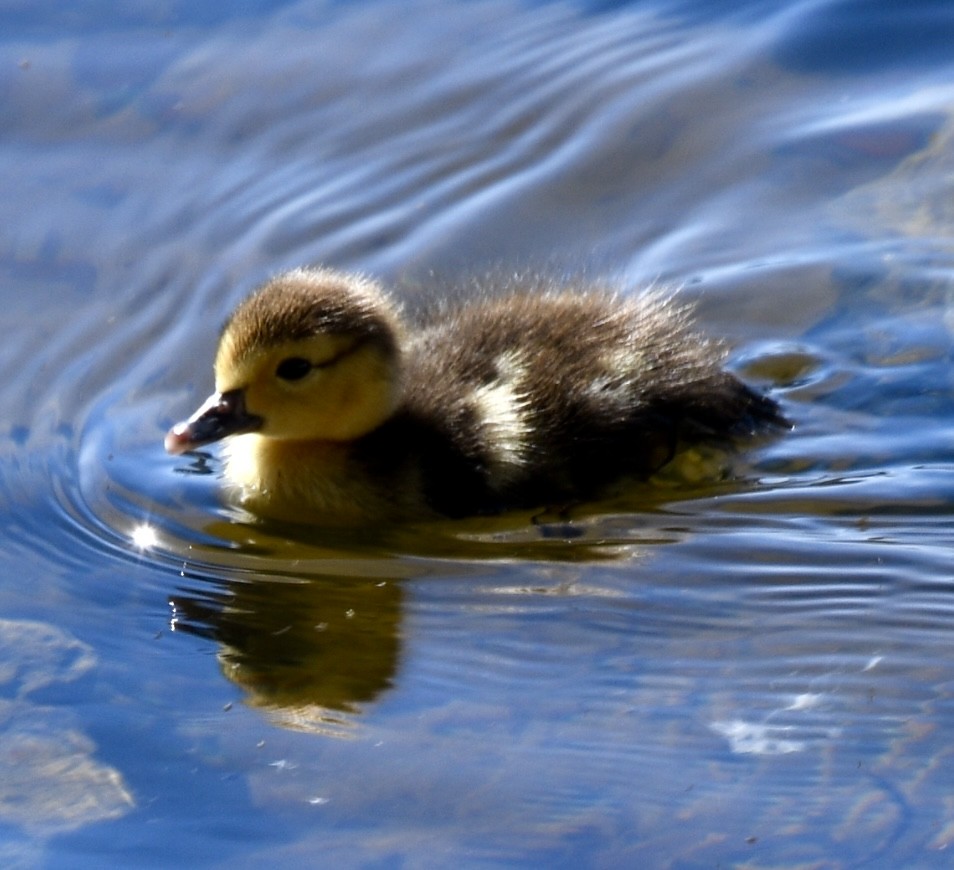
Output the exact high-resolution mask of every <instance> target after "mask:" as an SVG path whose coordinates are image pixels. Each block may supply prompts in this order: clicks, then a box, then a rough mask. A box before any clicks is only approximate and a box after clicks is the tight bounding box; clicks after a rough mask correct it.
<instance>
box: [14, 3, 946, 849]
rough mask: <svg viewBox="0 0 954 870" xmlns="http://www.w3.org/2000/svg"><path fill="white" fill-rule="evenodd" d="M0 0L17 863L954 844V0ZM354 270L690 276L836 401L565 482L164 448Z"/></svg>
mask: <svg viewBox="0 0 954 870" xmlns="http://www.w3.org/2000/svg"><path fill="white" fill-rule="evenodd" d="M0 17H2V19H3V20H4V21H5V27H4V28H3V31H2V33H3V35H2V36H0V106H2V110H3V117H4V120H5V123H4V130H3V133H2V135H0V149H2V152H0V153H2V155H3V160H2V162H0V178H2V189H3V191H4V196H3V197H2V198H0V216H2V220H0V294H2V301H3V308H2V313H0V318H2V323H3V325H4V333H5V336H6V341H5V342H4V343H3V345H2V347H0V365H2V371H3V375H4V377H3V381H2V384H3V386H2V387H0V394H2V397H3V402H4V408H5V418H4V419H5V421H6V422H5V424H4V427H3V428H2V429H0V433H2V434H0V510H2V513H3V516H4V518H5V522H4V528H5V533H4V535H3V539H2V540H3V546H2V548H0V558H2V560H3V562H2V564H3V566H4V569H5V570H4V576H5V578H6V580H5V582H3V583H2V584H0V602H2V610H0V613H2V617H3V618H2V619H0V687H2V689H3V692H2V695H0V734H2V738H3V739H2V741H0V746H2V748H0V860H2V861H3V863H4V865H5V866H50V867H53V866H71V867H84V866H90V867H93V866H96V867H98V866H102V865H103V863H104V862H105V863H108V864H114V865H115V864H125V863H128V864H133V863H135V864H136V865H137V866H150V865H155V866H169V865H171V864H173V863H175V862H177V861H180V862H188V863H189V865H190V866H211V865H220V864H228V865H230V866H236V865H239V866H262V865H265V864H266V863H268V864H273V863H275V862H276V861H277V862H281V861H283V860H285V859H287V860H295V861H297V862H298V863H302V862H304V863H306V864H317V863H319V862H321V861H326V862H329V863H331V864H334V865H336V866H387V867H391V866H394V867H405V866H406V867H429V866H448V865H452V864H463V865H467V866H501V865H504V866H521V865H524V866H527V865H536V866H543V865H547V866H568V867H569V866H573V867H578V866H613V867H615V866H645V867H650V866H679V867H686V866H726V865H739V864H744V863H746V862H749V863H750V864H751V865H753V866H779V865H785V866H813V867H816V866H818V867H841V866H856V865H861V864H870V865H875V866H944V859H945V855H946V853H945V850H946V849H947V847H948V846H949V845H950V844H951V843H952V841H954V803H952V800H951V797H950V776H949V773H948V770H949V767H950V763H951V760H952V758H951V752H952V750H951V748H950V746H951V743H952V739H951V738H952V728H954V719H952V717H954V700H952V698H954V654H952V653H951V651H950V644H949V643H948V642H947V641H948V634H949V633H950V631H951V630H952V628H954V596H952V594H951V591H950V585H951V579H952V571H951V568H950V552H951V544H952V537H954V535H952V532H951V524H950V519H949V509H950V505H951V502H952V497H954V469H952V466H951V463H950V461H949V455H950V448H951V442H952V434H954V398H952V397H954V391H952V379H954V377H952V371H954V370H952V367H951V356H952V348H954V340H952V328H954V314H952V311H954V300H952V288H954V252H952V244H951V238H952V226H954V220H952V218H954V208H952V205H951V203H952V202H954V198H952V194H954V190H952V187H954V172H952V169H954V158H952V153H954V152H952V147H954V121H952V108H954V85H952V84H951V82H952V81H954V78H952V72H954V61H952V60H951V55H950V45H951V44H952V39H954V18H952V16H951V12H950V10H949V7H948V4H946V3H942V2H934V3H928V2H918V3H908V4H894V5H892V4H870V3H863V2H857V0H856V2H848V0H842V2H835V0H827V2H826V0H793V2H762V3H757V2H750V3H731V4H730V3H702V2H696V3H693V2H670V3H666V2H662V0H660V2H647V3H636V2H634V3H597V2H591V3H585V2H579V3H570V2H567V3H518V2H510V0H475V2H469V3H463V2H444V3H440V2H433V0H432V2H429V0H412V2H402V3H398V2H392V0H370V2H353V3H332V2H326V3H306V2H286V3H281V2H265V0H262V2H254V3H243V4H234V8H233V5H219V4H213V3H201V4H186V3H180V2H171V3H164V4H151V3H143V2H140V3H129V4H124V8H123V9H122V10H117V9H114V8H113V4H107V3H102V2H91V3H87V4H83V7H82V8H79V7H77V8H73V7H72V6H70V5H69V4H66V5H62V4H52V3H40V4H25V3H16V2H15V3H11V4H7V5H6V6H5V8H4V9H3V10H2V11H0ZM311 262H326V263H330V264H333V265H336V266H339V267H344V268H354V269H360V270H363V271H367V272H371V273H374V274H376V275H379V276H381V277H382V279H384V280H386V281H388V282H390V283H393V284H395V285H396V286H398V287H399V288H400V292H401V293H402V294H403V295H404V297H405V299H406V300H407V302H408V303H409V304H410V305H414V304H417V303H418V302H419V301H420V300H421V299H423V298H426V297H427V296H429V295H440V294H442V293H447V292H452V291H451V290H450V289H449V286H448V282H457V286H458V287H463V288H466V287H467V286H468V284H469V282H470V281H471V279H472V278H473V277H474V276H479V275H482V274H484V273H487V272H490V273H493V272H497V273H499V272H501V271H502V270H503V271H511V270H527V269H530V270H540V271H544V272H546V273H548V274H556V275H560V274H564V273H570V274H573V275H578V274H584V275H598V276H607V275H608V276H610V277H611V278H612V279H613V280H616V281H618V282H620V283H621V284H622V285H623V286H625V287H627V288H629V290H628V292H634V293H635V292H638V291H639V288H640V287H642V286H645V285H648V284H651V283H654V282H656V283H658V282H662V283H669V284H673V285H676V286H679V287H681V288H682V289H681V291H680V292H681V293H682V295H683V296H684V298H686V299H690V300H692V301H693V302H695V303H696V304H697V307H698V311H699V319H700V322H701V323H702V324H703V325H704V327H705V328H706V329H707V330H708V331H710V332H712V333H713V334H716V335H722V336H725V337H726V338H727V339H728V340H729V341H730V343H731V346H732V347H733V353H732V356H731V364H732V367H733V368H734V369H735V370H736V371H737V372H739V373H740V374H742V375H743V376H745V377H746V378H747V379H748V380H750V381H751V382H753V383H755V384H757V385H759V386H761V387H763V388H766V389H770V390H771V391H772V392H773V394H774V395H776V396H777V397H778V398H779V399H780V400H781V401H782V402H783V404H784V406H785V410H786V413H787V414H789V416H790V417H791V418H792V420H793V421H794V422H795V429H794V431H793V432H792V433H791V434H790V435H787V436H785V437H782V438H779V439H776V440H770V441H767V442H764V443H761V444H757V445H755V446H754V447H753V448H752V449H751V450H750V451H747V452H746V453H745V454H744V455H743V456H740V457H739V458H738V459H736V460H733V466H732V468H731V473H730V474H729V475H728V477H727V478H726V479H724V480H721V481H714V480H712V479H711V476H707V475H703V476H702V477H701V478H700V479H699V480H698V481H697V482H695V483H694V482H692V480H691V479H686V477H687V476H686V475H683V476H682V477H676V478H665V479H661V480H659V481H657V482H656V483H655V484H653V485H651V486H647V487H644V488H642V489H640V490H638V491H635V492H627V493H623V494H621V495H620V496H619V497H618V498H616V499H614V500H610V501H606V502H603V503H601V504H599V505H592V506H587V507H586V508H578V509H576V510H574V511H573V512H572V514H571V515H570V516H568V517H558V516H543V517H538V518H537V521H536V522H533V521H532V518H531V516H530V515H529V514H517V515H509V516H505V517H500V518H495V519H485V520H479V521H478V520H474V521H466V522H459V523H451V522H448V523H442V524H432V525H427V526H423V525H422V526H411V527H408V528H403V529H392V530H385V531H370V530H356V531H353V532H347V533H341V532H336V533H331V532H328V531H325V530H320V529H316V530H311V531H306V530H302V529H293V528H288V527H280V526H269V525H264V524H261V523H258V522H256V521H255V520H254V518H251V517H246V516H243V515H242V514H241V513H240V512H239V511H237V510H236V509H235V508H232V507H230V506H228V505H225V504H222V503H221V502H220V500H219V497H218V491H217V481H218V473H219V464H218V459H217V455H216V454H215V453H214V452H212V453H210V454H209V455H208V456H206V457H200V458H195V459H190V458H184V459H183V458H171V457H167V456H166V455H165V454H164V453H163V452H162V448H161V439H162V435H163V433H164V431H165V429H166V428H167V427H168V425H169V424H170V423H171V422H173V421H174V420H175V419H177V418H179V417H180V416H181V415H182V414H183V413H184V412H186V411H187V410H189V409H190V408H191V407H193V406H194V405H195V403H196V402H197V400H200V399H201V398H203V397H204V395H205V394H206V393H207V392H208V391H209V389H210V387H211V356H212V352H213V349H214V344H215V340H216V337H217V333H218V329H219V326H220V324H221V322H222V320H223V319H224V317H225V315H226V313H227V312H228V311H229V310H230V308H231V307H232V306H233V305H234V304H235V302H236V301H237V300H238V299H240V298H241V297H242V296H243V295H244V294H245V293H247V292H248V290H249V289H250V288H251V287H252V286H254V285H255V284H256V283H258V282H259V281H261V280H262V279H264V278H265V277H267V276H268V275H270V274H272V273H274V272H276V271H278V270H280V269H282V268H286V267H290V266H295V265H299V264H302V263H311ZM456 292H466V289H465V290H458V291H456ZM690 477H691V475H690Z"/></svg>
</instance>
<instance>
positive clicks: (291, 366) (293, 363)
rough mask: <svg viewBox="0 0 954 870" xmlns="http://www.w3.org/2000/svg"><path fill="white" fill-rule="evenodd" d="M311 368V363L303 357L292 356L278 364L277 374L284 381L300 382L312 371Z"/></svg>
mask: <svg viewBox="0 0 954 870" xmlns="http://www.w3.org/2000/svg"><path fill="white" fill-rule="evenodd" d="M311 368H312V366H311V363H310V362H309V361H308V360H306V359H304V358H303V357H300V356H290V357H288V359H283V360H282V361H281V362H280V363H279V364H278V368H276V369H275V374H276V376H277V377H280V378H281V379H282V380H283V381H300V380H301V379H302V378H303V377H304V376H305V375H307V374H308V372H310V371H311Z"/></svg>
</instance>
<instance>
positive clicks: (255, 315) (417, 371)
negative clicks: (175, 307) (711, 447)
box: [165, 268, 787, 523]
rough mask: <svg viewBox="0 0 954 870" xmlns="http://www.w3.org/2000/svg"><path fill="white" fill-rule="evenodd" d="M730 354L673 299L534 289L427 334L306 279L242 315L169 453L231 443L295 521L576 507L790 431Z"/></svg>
mask: <svg viewBox="0 0 954 870" xmlns="http://www.w3.org/2000/svg"><path fill="white" fill-rule="evenodd" d="M723 358H724V352H723V350H722V348H721V346H720V345H719V344H718V343H715V342H712V341H710V340H708V339H706V338H704V337H703V336H702V335H700V334H699V333H698V332H696V331H695V330H694V329H693V328H692V325H691V323H690V318H689V312H688V311H687V309H686V308H684V307H682V306H680V305H677V304H676V303H674V302H673V301H672V300H671V299H670V298H667V297H665V296H663V295H660V294H658V293H651V294H646V295H643V296H640V297H635V298H626V297H622V296H618V295H616V294H615V293H613V292H611V291H609V290H605V289H601V288H594V287H590V288H578V287H559V286H550V285H546V284H544V283H542V282H535V283H534V282H531V283H530V284H529V285H525V286H515V287H513V288H510V289H508V290H507V291H506V292H502V293H500V294H495V295H493V296H487V297H484V298H479V299H476V300H473V301H471V302H470V303H467V304H463V305H461V306H458V307H447V306H445V307H443V308H440V309H439V310H437V311H434V312H432V313H431V314H430V315H428V316H425V317H423V318H421V319H420V321H419V322H418V323H416V324H414V325H413V326H412V324H410V323H408V322H405V319H404V318H403V317H402V316H401V313H400V311H399V310H398V307H397V305H396V304H395V303H394V302H393V301H392V300H391V299H390V298H389V297H388V295H387V294H386V293H385V292H384V291H383V289H382V288H381V287H380V286H379V285H378V284H377V283H376V282H374V281H372V280H370V279H368V278H365V277H361V276H356V275H350V274H345V273H342V272H337V271H333V270H330V269H323V268H314V269H298V270H295V271H292V272H288V273H286V274H283V275H279V276H278V277H276V278H274V279H272V280H271V281H268V282H267V283H266V284H264V285H263V286H262V287H260V288H259V289H258V290H257V291H256V292H254V293H253V294H252V295H251V296H250V297H249V298H248V299H246V300H245V301H244V302H242V303H241V304H240V305H239V306H238V308H237V309H236V310H235V311H234V312H233V314H232V315H231V317H230V318H229V320H228V321H227V323H226V325H225V327H224V329H223V332H222V335H221V338H220V341H219V346H218V351H217V354H216V358H215V389H216V392H215V393H214V394H213V395H212V396H211V397H210V398H209V399H208V400H207V401H206V402H205V404H204V405H202V407H200V408H199V409H198V410H197V411H196V412H195V414H194V415H193V416H192V417H190V418H189V419H188V420H186V421H184V422H182V423H179V424H177V425H176V426H174V427H173V428H172V429H171V430H170V432H169V433H168V435H167V436H166V440H165V446H166V450H167V451H169V452H170V453H174V454H178V453H184V452H186V451H189V450H194V449H196V448H198V447H200V446H202V445H204V444H208V443H210V442H213V441H218V440H219V439H222V438H226V437H227V436H231V437H230V438H229V441H228V442H227V444H226V446H225V450H224V460H225V475H226V478H227V480H228V481H229V482H230V483H231V484H233V485H234V486H236V487H237V488H238V490H239V492H240V494H241V498H242V501H243V504H244V505H245V506H246V507H247V508H249V509H250V510H252V511H253V512H255V513H259V514H261V515H265V516H270V517H274V518H277V519H285V520H292V521H296V522H308V521H313V522H339V523H340V522H362V521H375V520H382V521H393V520H400V519H414V518H425V517H436V516H441V515H443V516H450V517H460V516H466V515H469V514H479V513H489V512H497V511H501V510H504V509H506V508H513V507H539V506H547V505H550V506H552V505H557V504H565V503H568V502H572V501H576V500H580V499H582V498H587V497H591V496H594V495H596V494H598V493H599V492H600V490H601V489H602V488H603V487H605V486H606V485H607V484H608V483H610V482H612V481H613V480H615V479H617V478H620V477H622V476H647V475H649V474H651V473H653V472H654V471H656V470H658V469H659V468H660V467H662V466H663V465H664V464H666V463H667V462H668V461H669V460H670V459H671V458H672V457H673V455H674V452H675V449H676V445H677V444H679V443H692V442H700V441H712V440H717V441H724V440H728V439H733V438H736V437H740V436H747V435H752V434H754V433H755V432H757V431H759V430H763V429H766V428H771V427H780V426H786V425H787V422H786V421H785V418H784V417H783V416H782V415H781V413H780V411H779V408H778V406H777V405H776V403H775V402H774V401H772V400H771V399H769V398H767V397H765V396H762V395H759V394H758V393H756V392H754V391H753V390H751V389H750V388H749V387H747V386H746V385H745V384H743V383H742V382H741V381H740V380H739V379H737V378H736V377H735V376H733V375H732V374H729V373H728V372H726V371H725V370H724V369H723V368H722V363H723Z"/></svg>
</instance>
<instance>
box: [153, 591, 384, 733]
mask: <svg viewBox="0 0 954 870" xmlns="http://www.w3.org/2000/svg"><path fill="white" fill-rule="evenodd" d="M201 579H202V580H203V585H202V586H201V587H200V586H192V587H187V588H181V589H179V590H177V591H176V592H175V594H174V595H173V596H171V604H172V606H173V608H174V616H173V627H174V628H175V630H176V631H185V632H187V633H189V634H194V635H198V636H200V637H205V638H209V639H212V640H214V641H216V643H218V644H219V645H220V650H219V654H218V655H219V662H220V664H221V666H222V670H223V672H224V674H225V675H226V676H227V677H228V678H229V679H230V680H231V681H232V682H233V683H235V684H236V685H237V686H239V687H240V688H241V689H242V690H243V691H244V692H245V693H246V695H247V700H248V703H249V704H251V705H252V706H255V707H261V708H263V709H266V710H269V711H272V712H275V713H277V714H278V715H279V719H280V720H281V723H282V724H285V725H288V726H291V727H300V728H303V729H305V730H313V729H320V728H321V727H322V724H323V723H328V722H340V721H342V720H343V719H344V718H345V717H342V716H340V715H337V714H341V713H356V712H358V711H359V710H360V708H361V706H362V705H365V704H368V703H370V702H372V701H374V700H376V699H377V698H378V696H379V695H380V694H381V693H382V692H384V691H386V690H387V689H389V688H390V687H391V686H392V684H393V682H394V677H395V674H396V672H397V669H398V663H399V660H400V645H401V631H400V621H401V606H402V601H403V592H402V590H401V587H400V585H399V584H398V583H396V582H393V581H391V580H382V579H381V578H361V577H309V578H307V579H301V580H289V579H287V578H275V577H268V576H261V577H254V576H253V577H244V578H242V579H235V580H226V581H223V580H217V579H216V580H211V579H209V578H201Z"/></svg>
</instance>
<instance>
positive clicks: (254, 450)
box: [224, 433, 408, 523]
mask: <svg viewBox="0 0 954 870" xmlns="http://www.w3.org/2000/svg"><path fill="white" fill-rule="evenodd" d="M353 452H354V442H350V441H323V440H289V439H281V438H269V437H266V436H263V435H258V434H254V433H253V434H248V435H240V436H237V437H234V438H232V439H230V441H229V443H227V445H226V449H225V451H224V459H225V463H226V477H227V479H228V480H229V481H230V482H231V483H232V484H233V485H234V486H235V487H236V488H237V489H238V495H239V498H240V500H241V502H242V504H243V505H245V506H246V507H248V508H249V509H250V510H252V511H253V512H255V513H259V514H263V515H266V516H270V517H273V518H275V519H280V520H289V521H292V522H294V521H301V520H302V518H303V517H311V518H313V517H314V516H316V515H317V516H321V517H323V518H325V519H327V521H328V522H332V523H336V522H346V523H353V522H355V521H360V520H362V519H371V518H376V519H386V518H389V517H395V518H396V516H397V514H398V513H399V511H400V508H399V506H398V504H396V502H397V501H398V500H399V499H400V495H399V493H397V492H393V491H389V489H390V488H382V487H381V482H380V481H375V480H374V479H373V478H371V477H370V476H369V475H368V474H367V472H366V471H365V470H364V468H363V467H362V466H361V464H360V463H356V462H354V461H352V455H353ZM401 489H404V492H405V493H406V492H407V491H408V490H407V489H406V488H404V487H401Z"/></svg>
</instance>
